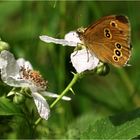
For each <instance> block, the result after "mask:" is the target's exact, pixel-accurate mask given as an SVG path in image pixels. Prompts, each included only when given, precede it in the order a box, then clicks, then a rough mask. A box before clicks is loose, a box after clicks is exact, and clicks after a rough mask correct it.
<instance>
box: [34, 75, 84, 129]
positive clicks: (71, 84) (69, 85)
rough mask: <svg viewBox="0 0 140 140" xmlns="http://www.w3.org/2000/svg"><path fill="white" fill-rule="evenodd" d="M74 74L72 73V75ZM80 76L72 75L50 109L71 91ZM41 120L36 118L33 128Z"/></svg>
mask: <svg viewBox="0 0 140 140" xmlns="http://www.w3.org/2000/svg"><path fill="white" fill-rule="evenodd" d="M73 74H74V73H73ZM81 76H82V75H81V74H79V73H76V74H74V77H73V79H72V80H71V82H70V83H69V84H68V86H67V87H66V88H65V89H64V91H63V92H62V93H61V94H60V96H59V97H58V98H57V99H56V100H55V101H54V102H53V103H52V104H51V106H50V108H53V107H54V105H55V104H56V103H57V102H58V101H59V100H60V99H61V98H62V97H63V96H64V95H65V94H66V93H67V92H68V91H69V90H71V89H72V86H73V85H74V84H75V83H76V81H77V80H78V78H80V77H81ZM41 120H42V118H41V117H40V118H38V119H37V120H36V121H35V123H34V127H36V126H37V125H38V124H39V122H40V121H41Z"/></svg>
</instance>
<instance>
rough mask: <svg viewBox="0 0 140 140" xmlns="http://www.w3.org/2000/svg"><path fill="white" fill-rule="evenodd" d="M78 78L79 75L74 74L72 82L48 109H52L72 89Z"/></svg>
mask: <svg viewBox="0 0 140 140" xmlns="http://www.w3.org/2000/svg"><path fill="white" fill-rule="evenodd" d="M79 77H80V74H78V73H76V74H74V77H73V79H72V81H71V82H70V83H69V84H68V86H67V87H66V88H65V90H64V91H63V92H62V93H61V94H60V96H59V97H58V98H57V99H56V100H55V101H54V102H53V103H52V104H51V106H50V108H53V106H54V105H55V104H56V103H57V102H58V101H59V100H60V99H61V98H62V97H63V96H64V95H65V94H66V93H67V92H68V91H69V90H70V89H71V88H72V86H73V85H74V84H75V83H76V81H77V80H78V78H79Z"/></svg>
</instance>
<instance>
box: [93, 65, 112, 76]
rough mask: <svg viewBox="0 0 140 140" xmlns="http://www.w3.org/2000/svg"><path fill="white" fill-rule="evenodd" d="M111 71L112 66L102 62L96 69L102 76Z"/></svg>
mask: <svg viewBox="0 0 140 140" xmlns="http://www.w3.org/2000/svg"><path fill="white" fill-rule="evenodd" d="M109 71H110V68H109V66H108V64H106V63H100V64H99V66H98V67H97V69H96V73H97V74H98V75H102V76H105V75H107V74H108V73H109Z"/></svg>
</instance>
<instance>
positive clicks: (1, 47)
mask: <svg viewBox="0 0 140 140" xmlns="http://www.w3.org/2000/svg"><path fill="white" fill-rule="evenodd" d="M8 49H9V44H8V43H6V42H4V41H1V40H0V51H3V50H8Z"/></svg>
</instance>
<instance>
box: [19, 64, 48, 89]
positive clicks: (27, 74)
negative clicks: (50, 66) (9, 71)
mask: <svg viewBox="0 0 140 140" xmlns="http://www.w3.org/2000/svg"><path fill="white" fill-rule="evenodd" d="M20 72H21V78H22V79H26V80H29V81H30V82H32V83H33V84H34V85H35V86H37V87H40V88H41V89H46V88H47V84H48V81H45V80H44V79H43V77H42V75H41V74H40V73H39V71H35V70H31V69H29V68H25V67H24V66H22V67H21V69H20Z"/></svg>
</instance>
